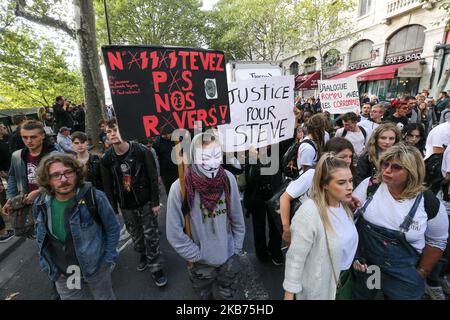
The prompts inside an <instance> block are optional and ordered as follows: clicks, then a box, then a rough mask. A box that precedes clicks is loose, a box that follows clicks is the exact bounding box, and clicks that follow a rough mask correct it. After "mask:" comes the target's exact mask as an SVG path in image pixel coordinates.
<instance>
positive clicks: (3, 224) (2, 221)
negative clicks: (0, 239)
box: [0, 214, 6, 230]
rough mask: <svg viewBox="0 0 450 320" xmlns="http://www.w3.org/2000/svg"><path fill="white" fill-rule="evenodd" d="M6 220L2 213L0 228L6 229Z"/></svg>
mask: <svg viewBox="0 0 450 320" xmlns="http://www.w3.org/2000/svg"><path fill="white" fill-rule="evenodd" d="M5 227H6V226H5V221H4V220H3V217H2V215H1V214H0V230H3V229H5Z"/></svg>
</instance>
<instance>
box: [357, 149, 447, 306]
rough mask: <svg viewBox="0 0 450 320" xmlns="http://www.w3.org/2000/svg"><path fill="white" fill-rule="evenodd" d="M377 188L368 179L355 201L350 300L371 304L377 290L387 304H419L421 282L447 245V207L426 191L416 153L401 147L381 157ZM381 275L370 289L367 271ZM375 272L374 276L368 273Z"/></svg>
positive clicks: (416, 151) (422, 169)
mask: <svg viewBox="0 0 450 320" xmlns="http://www.w3.org/2000/svg"><path fill="white" fill-rule="evenodd" d="M380 168H381V170H380V173H379V174H378V176H377V177H376V178H377V180H378V181H380V182H381V183H379V184H373V183H371V179H370V178H367V179H365V180H364V181H363V182H361V184H360V185H359V186H358V187H357V188H356V190H355V192H354V193H353V195H354V197H355V198H357V199H359V200H360V201H361V203H364V205H363V207H362V209H360V210H359V214H357V217H358V222H357V223H356V225H357V228H358V233H359V239H360V240H359V247H358V255H357V256H358V258H357V259H356V261H355V263H354V268H355V270H357V271H360V272H355V276H356V278H355V282H354V286H353V297H354V298H356V299H373V298H374V297H375V296H376V294H377V291H378V289H380V288H381V290H382V291H383V295H384V297H385V298H386V299H402V300H406V299H411V300H413V299H421V298H422V296H423V294H424V289H425V279H426V277H427V276H428V274H429V273H430V272H431V270H432V269H433V267H434V265H435V264H436V263H437V262H438V260H439V258H440V257H441V255H442V252H443V251H444V249H445V247H446V245H447V236H448V218H447V213H446V210H445V207H444V206H443V205H442V204H441V203H440V202H439V200H438V199H437V198H436V196H435V195H434V194H433V193H432V192H431V191H428V190H427V191H425V188H424V186H423V180H424V178H425V164H424V161H423V159H422V155H421V154H420V152H419V150H417V148H415V147H412V146H406V145H404V144H402V143H400V144H398V145H395V146H393V147H391V148H390V149H389V150H388V151H386V152H385V153H384V154H383V155H382V156H381V158H380ZM371 265H374V266H376V267H377V268H378V270H379V273H380V276H381V277H380V278H379V281H380V282H379V284H380V286H379V287H378V288H369V287H368V285H367V283H368V277H369V276H370V275H371V274H368V273H367V272H366V271H367V268H368V266H371ZM372 273H373V271H372ZM369 282H370V281H369Z"/></svg>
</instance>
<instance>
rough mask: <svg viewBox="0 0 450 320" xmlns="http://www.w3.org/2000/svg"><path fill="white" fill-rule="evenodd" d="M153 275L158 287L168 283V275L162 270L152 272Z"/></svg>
mask: <svg viewBox="0 0 450 320" xmlns="http://www.w3.org/2000/svg"><path fill="white" fill-rule="evenodd" d="M152 277H153V280H154V281H155V284H156V285H157V286H158V287H164V286H165V285H166V284H167V277H166V276H165V275H164V272H163V271H162V270H158V271H156V272H154V273H152Z"/></svg>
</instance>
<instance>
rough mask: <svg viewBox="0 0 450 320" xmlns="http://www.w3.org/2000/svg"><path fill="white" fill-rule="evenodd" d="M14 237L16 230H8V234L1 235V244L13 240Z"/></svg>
mask: <svg viewBox="0 0 450 320" xmlns="http://www.w3.org/2000/svg"><path fill="white" fill-rule="evenodd" d="M13 236H14V230H7V231H6V234H3V235H0V243H3V242H6V241H8V240H11V238H12V237H13Z"/></svg>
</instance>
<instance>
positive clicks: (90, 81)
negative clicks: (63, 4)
mask: <svg viewBox="0 0 450 320" xmlns="http://www.w3.org/2000/svg"><path fill="white" fill-rule="evenodd" d="M73 4H74V6H75V12H76V16H75V23H76V29H75V32H76V40H77V44H78V50H79V53H80V62H81V74H82V77H83V91H84V100H85V106H86V132H87V133H88V135H89V136H90V138H91V139H92V143H93V145H94V146H97V142H98V136H99V134H100V130H99V128H98V125H97V124H98V122H99V120H100V119H103V118H104V117H105V116H104V115H105V92H104V86H103V80H102V75H101V72H100V62H99V56H98V51H97V39H96V33H95V16H94V6H93V2H92V0H89V1H86V0H73Z"/></svg>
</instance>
